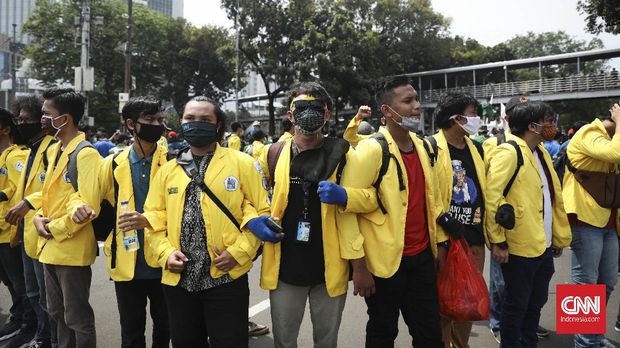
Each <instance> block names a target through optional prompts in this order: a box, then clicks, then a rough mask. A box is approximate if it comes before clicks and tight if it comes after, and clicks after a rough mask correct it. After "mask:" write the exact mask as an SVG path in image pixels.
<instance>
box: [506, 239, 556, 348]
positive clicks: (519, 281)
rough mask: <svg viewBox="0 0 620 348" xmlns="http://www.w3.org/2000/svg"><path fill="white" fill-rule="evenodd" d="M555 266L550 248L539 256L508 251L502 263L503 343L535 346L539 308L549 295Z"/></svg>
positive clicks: (513, 345) (509, 347) (508, 345)
mask: <svg viewBox="0 0 620 348" xmlns="http://www.w3.org/2000/svg"><path fill="white" fill-rule="evenodd" d="M554 271H555V269H554V266H553V257H552V256H551V251H550V249H547V250H546V251H545V252H544V253H543V254H542V255H541V256H538V257H522V256H516V255H510V257H509V258H508V263H503V264H502V273H503V274H504V282H505V283H506V288H505V290H504V303H503V305H502V319H501V321H500V334H501V337H502V344H501V346H502V347H507V348H511V347H519V348H521V347H536V344H537V343H538V337H537V336H536V329H537V328H538V321H539V320H540V311H541V309H542V307H543V306H544V305H545V303H547V299H548V297H549V281H551V277H552V276H553V273H554Z"/></svg>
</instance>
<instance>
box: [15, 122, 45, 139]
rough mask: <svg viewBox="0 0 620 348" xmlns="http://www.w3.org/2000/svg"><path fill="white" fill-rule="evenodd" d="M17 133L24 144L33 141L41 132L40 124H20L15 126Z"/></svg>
mask: <svg viewBox="0 0 620 348" xmlns="http://www.w3.org/2000/svg"><path fill="white" fill-rule="evenodd" d="M17 131H18V132H19V134H20V135H21V138H22V140H23V141H24V142H29V141H30V140H33V138H34V137H35V136H37V135H38V134H39V133H40V132H41V123H38V122H37V123H22V124H18V125H17Z"/></svg>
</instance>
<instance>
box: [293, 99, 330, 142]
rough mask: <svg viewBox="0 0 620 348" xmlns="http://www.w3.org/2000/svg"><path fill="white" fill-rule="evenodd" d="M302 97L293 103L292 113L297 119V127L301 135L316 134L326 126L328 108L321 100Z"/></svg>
mask: <svg viewBox="0 0 620 348" xmlns="http://www.w3.org/2000/svg"><path fill="white" fill-rule="evenodd" d="M300 97H301V98H303V99H301V98H300ZM300 97H297V98H295V100H293V102H292V103H291V112H292V113H293V116H294V118H295V126H296V127H297V129H298V130H299V131H300V132H301V134H304V135H312V134H316V133H318V132H320V131H321V128H323V125H325V111H326V107H325V105H324V104H322V103H321V101H320V100H318V99H316V98H314V97H310V96H300ZM298 98H300V99H298Z"/></svg>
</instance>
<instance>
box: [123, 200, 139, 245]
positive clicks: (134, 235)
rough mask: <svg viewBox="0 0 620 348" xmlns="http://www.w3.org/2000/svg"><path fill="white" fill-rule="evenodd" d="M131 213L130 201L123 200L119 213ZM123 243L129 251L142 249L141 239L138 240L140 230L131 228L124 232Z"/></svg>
mask: <svg viewBox="0 0 620 348" xmlns="http://www.w3.org/2000/svg"><path fill="white" fill-rule="evenodd" d="M125 213H129V202H127V201H124V202H121V207H120V212H119V214H120V215H122V214H125ZM123 245H124V246H125V250H126V251H127V252H134V251H136V250H138V249H140V241H138V231H136V230H129V231H125V232H123Z"/></svg>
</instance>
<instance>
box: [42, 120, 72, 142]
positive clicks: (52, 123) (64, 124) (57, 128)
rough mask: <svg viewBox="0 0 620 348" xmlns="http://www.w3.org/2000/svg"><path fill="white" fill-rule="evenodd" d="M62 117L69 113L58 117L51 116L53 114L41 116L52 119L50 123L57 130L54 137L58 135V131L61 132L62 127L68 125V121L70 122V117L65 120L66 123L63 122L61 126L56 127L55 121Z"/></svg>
mask: <svg viewBox="0 0 620 348" xmlns="http://www.w3.org/2000/svg"><path fill="white" fill-rule="evenodd" d="M61 117H67V115H60V116H57V117H51V116H41V118H46V119H48V120H50V124H51V125H52V128H54V129H55V130H56V133H54V138H56V137H58V133H60V130H61V129H62V127H64V126H66V125H67V122H69V119H67V120H65V123H63V124H61V125H60V126H58V127H56V126H54V121H55V120H57V119H59V118H61Z"/></svg>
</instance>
